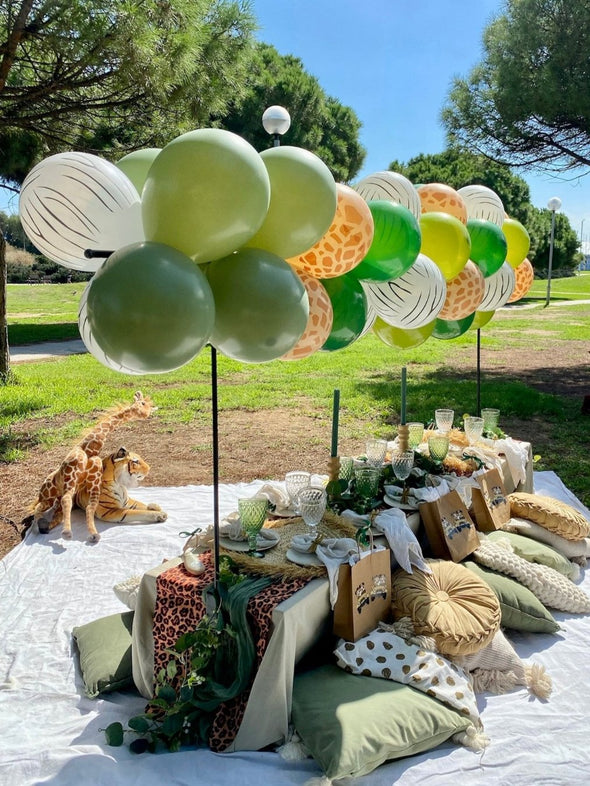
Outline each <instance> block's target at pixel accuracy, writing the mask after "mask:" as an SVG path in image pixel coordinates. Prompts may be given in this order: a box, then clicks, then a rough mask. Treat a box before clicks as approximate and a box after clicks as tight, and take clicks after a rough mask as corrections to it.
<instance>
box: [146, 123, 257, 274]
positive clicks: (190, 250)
mask: <svg viewBox="0 0 590 786" xmlns="http://www.w3.org/2000/svg"><path fill="white" fill-rule="evenodd" d="M141 202H142V217H143V225H144V230H145V236H146V238H147V239H148V240H154V241H157V242H159V243H166V244H168V245H170V246H173V247H174V248H177V249H178V250H179V251H182V252H183V253H184V254H186V255H187V256H189V257H191V259H194V260H195V262H199V263H200V262H209V261H211V260H214V259H220V258H221V257H224V256H226V255H227V254H229V253H231V252H232V251H235V250H236V249H238V248H240V246H243V245H244V244H245V243H246V242H248V240H250V238H251V237H252V236H253V235H254V234H255V233H256V232H257V231H258V229H259V228H260V227H261V226H262V222H263V221H264V219H265V216H266V212H267V210H268V206H269V203H270V180H269V177H268V173H267V171H266V167H265V165H264V163H263V161H262V158H261V157H260V155H259V154H258V153H257V152H256V150H255V149H254V148H253V147H252V145H250V144H249V143H248V142H246V140H245V139H242V137H240V136H238V135H237V134H232V133H231V132H230V131H223V130H222V129H219V128H202V129H198V130H197V131H189V132H188V133H187V134H182V135H181V136H179V137H176V139H173V140H172V142H170V143H169V144H168V145H166V147H164V148H163V149H162V151H161V153H159V154H158V155H157V156H156V158H155V159H154V162H153V164H152V165H151V167H150V169H149V172H148V176H147V179H146V181H145V185H144V187H143V192H142V198H141Z"/></svg>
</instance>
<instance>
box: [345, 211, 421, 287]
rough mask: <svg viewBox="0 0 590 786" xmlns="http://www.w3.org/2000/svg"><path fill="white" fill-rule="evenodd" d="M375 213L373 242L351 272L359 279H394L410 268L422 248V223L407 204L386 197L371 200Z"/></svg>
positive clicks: (373, 212) (373, 213)
mask: <svg viewBox="0 0 590 786" xmlns="http://www.w3.org/2000/svg"><path fill="white" fill-rule="evenodd" d="M367 204H368V205H369V210H370V211H371V213H372V215H373V222H374V224H375V231H374V234H373V242H372V243H371V245H370V246H369V250H368V251H367V253H366V255H365V257H364V259H363V260H362V262H361V263H360V265H357V266H356V267H355V268H353V270H352V271H351V273H352V274H353V275H354V277H355V278H356V279H358V280H359V281H390V280H391V279H392V278H398V276H401V275H403V274H404V273H405V272H406V271H407V270H409V269H410V268H411V267H412V265H413V264H414V262H415V261H416V257H417V256H418V252H419V251H420V243H421V235H420V226H419V224H418V221H417V220H416V217H415V216H414V214H413V213H411V212H410V211H409V210H408V209H407V208H406V207H404V206H403V205H397V204H394V203H393V202H389V201H388V200H385V199H378V200H375V201H371V202H368V203H367Z"/></svg>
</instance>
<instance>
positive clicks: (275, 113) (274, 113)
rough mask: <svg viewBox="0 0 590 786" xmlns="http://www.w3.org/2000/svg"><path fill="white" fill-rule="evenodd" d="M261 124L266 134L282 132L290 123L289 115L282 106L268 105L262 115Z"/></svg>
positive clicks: (286, 129)
mask: <svg viewBox="0 0 590 786" xmlns="http://www.w3.org/2000/svg"><path fill="white" fill-rule="evenodd" d="M262 125H263V126H264V130H265V131H266V133H267V134H284V133H285V132H286V131H288V130H289V126H290V125H291V115H290V114H289V113H288V112H287V110H286V109H285V108H284V107H282V106H269V107H268V109H265V110H264V114H263V115H262Z"/></svg>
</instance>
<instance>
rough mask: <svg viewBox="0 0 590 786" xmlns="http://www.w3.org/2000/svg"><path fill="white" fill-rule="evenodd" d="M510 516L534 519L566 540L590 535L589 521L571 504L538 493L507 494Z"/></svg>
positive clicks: (579, 538)
mask: <svg viewBox="0 0 590 786" xmlns="http://www.w3.org/2000/svg"><path fill="white" fill-rule="evenodd" d="M508 501H509V502H510V513H511V515H512V516H520V518H523V519H528V520H529V521H534V522H535V523H536V524H539V525H540V526H541V527H545V529H548V530H549V531H550V532H555V533H556V534H557V535H561V536H562V537H563V538H565V539H566V540H583V538H587V537H588V536H589V535H590V522H589V521H587V520H586V519H585V518H584V516H582V514H581V513H578V511H577V510H576V509H575V508H572V506H571V505H567V504H566V503H565V502H561V501H560V500H558V499H553V498H552V497H543V496H541V495H540V494H524V493H521V492H517V493H515V494H509V495H508Z"/></svg>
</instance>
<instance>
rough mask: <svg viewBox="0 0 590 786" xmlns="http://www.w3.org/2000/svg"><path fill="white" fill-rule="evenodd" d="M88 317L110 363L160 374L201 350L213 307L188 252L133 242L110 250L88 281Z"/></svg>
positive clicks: (90, 325) (98, 342) (99, 344)
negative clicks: (115, 249)
mask: <svg viewBox="0 0 590 786" xmlns="http://www.w3.org/2000/svg"><path fill="white" fill-rule="evenodd" d="M86 315H87V319H88V327H89V329H90V333H91V335H92V338H93V339H94V342H95V343H96V344H97V345H98V347H99V349H100V350H101V351H102V353H104V355H105V356H106V357H107V359H108V360H110V361H111V362H110V364H109V365H110V366H111V367H114V366H116V365H117V364H119V365H121V366H122V367H124V368H127V369H131V370H132V372H133V373H140V374H161V373H164V372H166V371H172V370H173V369H175V368H179V367H180V366H183V365H184V364H185V363H188V361H189V360H191V359H192V358H194V357H195V355H197V354H198V353H199V352H200V351H201V349H202V348H203V346H204V345H205V344H206V343H207V341H208V340H209V337H210V335H211V331H212V329H213V322H214V319H215V305H214V303H213V295H212V293H211V288H210V286H209V284H208V283H207V279H206V278H205V276H204V274H203V273H202V272H201V270H200V269H199V268H198V267H197V265H195V264H194V262H192V261H191V260H190V259H189V258H188V257H187V256H185V255H184V254H182V253H181V252H180V251H177V250H176V249H174V248H170V246H165V245H163V244H162V243H149V242H148V243H133V244H132V245H129V246H124V247H123V248H120V249H119V250H118V251H116V252H115V253H114V254H112V255H111V256H110V257H109V258H108V259H107V261H106V262H105V263H104V264H103V265H102V267H101V268H99V270H98V272H97V273H96V274H95V275H94V277H93V278H92V280H91V281H90V284H89V285H88V292H87V300H86ZM97 357H98V356H97ZM99 359H100V358H99ZM101 362H102V361H101Z"/></svg>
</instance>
